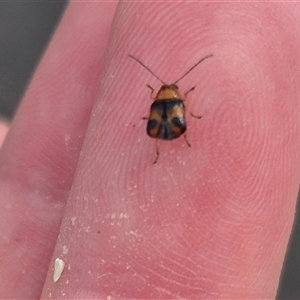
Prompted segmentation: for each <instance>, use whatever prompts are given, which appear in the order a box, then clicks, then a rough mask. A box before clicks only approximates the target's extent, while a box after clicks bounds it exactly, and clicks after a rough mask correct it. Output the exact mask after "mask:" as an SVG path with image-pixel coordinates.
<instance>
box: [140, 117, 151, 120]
mask: <svg viewBox="0 0 300 300" xmlns="http://www.w3.org/2000/svg"><path fill="white" fill-rule="evenodd" d="M141 119H142V120H149V118H148V117H142V118H141Z"/></svg>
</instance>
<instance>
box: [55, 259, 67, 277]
mask: <svg viewBox="0 0 300 300" xmlns="http://www.w3.org/2000/svg"><path fill="white" fill-rule="evenodd" d="M64 268H65V262H64V261H63V260H62V259H60V258H56V259H55V262H54V273H53V282H57V281H58V279H59V278H60V276H61V274H62V272H63V270H64Z"/></svg>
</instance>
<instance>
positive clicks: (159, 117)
mask: <svg viewBox="0 0 300 300" xmlns="http://www.w3.org/2000/svg"><path fill="white" fill-rule="evenodd" d="M211 56H213V54H210V55H207V56H205V57H204V58H202V59H201V60H200V61H198V62H197V63H196V64H195V65H194V66H193V67H192V68H190V69H189V70H188V71H187V72H186V73H185V74H184V75H183V76H181V77H180V78H179V79H178V80H176V81H175V82H174V83H172V84H166V83H165V82H164V81H162V80H161V79H160V78H159V77H158V76H157V75H156V74H154V73H153V72H152V71H151V70H150V69H149V68H148V67H147V66H146V65H145V64H143V63H142V62H141V61H140V60H138V59H137V58H136V57H134V56H132V55H129V57H131V58H133V59H134V60H136V61H137V62H138V63H140V64H141V65H142V66H143V67H144V68H146V69H147V70H148V71H149V72H150V73H151V74H152V75H154V76H155V77H156V78H157V79H158V80H159V81H160V82H161V83H162V84H163V85H162V87H161V88H160V90H159V91H158V93H157V94H156V96H155V98H154V101H153V103H152V105H151V107H150V114H149V117H145V118H143V119H146V120H148V124H147V134H148V135H149V136H150V137H152V138H155V139H162V140H173V139H176V138H178V137H180V136H181V135H183V134H184V138H185V141H186V143H187V144H188V146H189V147H191V145H190V143H189V142H188V140H187V138H186V134H185V132H186V129H187V126H186V119H185V110H186V109H185V105H184V98H183V97H182V95H181V94H180V92H179V90H178V86H177V82H178V81H180V80H181V79H182V78H183V77H185V76H186V75H187V74H188V73H189V72H191V71H192V70H193V69H194V68H195V67H196V66H197V65H199V64H200V63H201V62H202V61H204V60H205V59H206V58H209V57H211ZM147 87H148V88H150V89H151V96H152V93H153V92H154V89H153V88H152V87H151V86H150V85H147ZM194 89H195V87H192V88H191V89H189V90H188V91H187V92H186V93H184V95H185V96H186V95H187V94H188V93H189V92H191V91H192V90H194ZM191 115H192V116H193V117H195V118H198V119H200V118H201V117H196V116H194V115H193V114H191ZM156 154H157V155H156V159H155V161H154V164H155V163H156V162H157V160H158V156H159V151H158V148H157V145H156Z"/></svg>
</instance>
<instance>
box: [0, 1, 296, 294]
mask: <svg viewBox="0 0 300 300" xmlns="http://www.w3.org/2000/svg"><path fill="white" fill-rule="evenodd" d="M177 12H180V13H177ZM299 14H300V5H298V4H295V3H259V4H257V3H256V4H255V3H254V4H251V3H233V2H230V3H209V4H207V3H206V4H205V3H189V4H188V5H186V4H182V3H181V4H179V3H153V2H145V3H138V2H134V3H133V2H132V3H120V4H119V5H118V6H117V5H116V3H91V2H89V3H84V2H82V3H79V2H74V3H72V2H71V3H70V4H69V7H68V9H67V11H66V13H65V16H64V18H63V19H62V21H61V23H60V25H59V27H58V29H57V31H56V33H55V35H54V37H53V39H52V41H51V43H50V45H49V48H48V49H47V51H46V53H45V55H44V57H43V59H42V61H41V63H40V65H39V67H38V69H37V71H36V73H35V75H34V77H33V79H32V82H31V84H30V86H29V88H28V91H27V93H26V94H25V96H24V99H23V102H22V104H21V106H20V108H19V110H18V112H17V114H16V117H15V118H14V121H13V124H12V127H11V129H10V132H9V134H8V136H7V138H6V140H5V143H4V145H3V147H2V151H1V156H0V185H1V186H0V190H1V195H0V197H1V199H0V203H1V204H0V205H1V209H0V213H1V223H0V236H1V237H2V239H1V242H0V243H1V244H0V257H1V264H0V278H1V289H0V298H14V299H17V298H30V299H38V298H39V297H40V296H41V295H42V296H41V298H43V299H62V298H63V299H69V298H76V299H141V298H144V299H174V298H175V299H176V298H178V299H182V298H184V299H193V298H194V299H195V298H197V299H272V298H274V297H275V295H276V290H277V286H278V280H279V276H280V271H281V268H282V263H283V259H284V256H285V252H286V248H287V243H288V239H289V236H290V233H291V228H292V224H293V218H294V212H295V203H296V199H297V192H298V186H299V177H300V176H299V175H300V174H299V170H300V168H299V167H300V166H299V161H300V160H299V147H300V124H299V122H300V121H299V120H300V115H299V114H300V113H299V112H300V109H299V101H298V99H299V96H300V87H299V84H297V82H298V78H300V71H299V70H300V62H299V59H297V58H298V57H300V53H299V52H300V38H299V35H298V32H300V28H299V27H300V26H299V20H300V18H299ZM113 16H114V20H113V21H112V18H113ZM111 22H113V23H112V25H113V26H112V27H111ZM111 28H112V29H111ZM110 29H111V31H110ZM109 34H110V39H109V42H108V36H109ZM175 36H176V38H174V37H175ZM105 51H106V54H105ZM212 52H213V54H214V57H212V58H209V59H207V60H206V61H205V62H203V63H202V64H200V65H199V66H198V67H197V68H196V69H195V70H193V72H192V73H190V74H189V75H188V76H187V77H186V78H185V79H183V80H182V81H180V82H179V83H178V85H179V89H180V91H182V93H184V92H185V91H187V90H189V88H191V86H194V85H196V89H195V91H193V92H191V93H189V94H188V96H187V99H186V106H187V110H190V111H192V112H193V113H194V114H196V115H202V116H203V118H202V119H201V120H197V119H194V118H191V117H188V116H187V122H188V139H189V141H190V143H191V145H192V148H189V147H187V145H186V144H185V141H184V139H183V138H179V139H177V140H174V141H171V142H168V141H161V142H159V150H160V157H159V161H158V163H157V164H156V165H155V166H153V165H152V162H153V160H154V158H155V140H152V139H150V138H149V137H147V135H146V134H145V126H146V124H145V123H144V122H145V121H142V120H141V117H143V116H145V115H147V113H148V109H149V107H150V104H151V100H149V99H148V98H149V94H150V91H149V90H148V89H147V88H146V87H145V84H150V85H151V86H153V88H155V90H158V89H159V88H160V82H158V81H157V80H156V79H155V78H153V76H151V74H149V73H148V72H147V71H146V70H145V69H143V68H142V67H141V66H140V65H138V64H137V63H136V62H134V61H133V60H131V59H130V58H128V54H133V55H136V56H138V57H139V58H140V59H143V61H144V62H145V63H146V64H147V65H148V66H149V67H150V68H151V69H152V70H153V71H154V72H156V73H158V76H160V77H161V78H163V79H164V80H165V81H166V82H168V83H169V82H170V83H172V80H175V79H177V78H179V77H180V76H181V75H182V74H183V73H184V72H185V71H186V70H187V69H188V68H189V67H191V66H192V65H193V64H194V63H195V62H196V61H197V60H199V59H200V58H201V57H202V56H205V55H208V54H210V53H212ZM104 54H105V57H104ZM55 258H60V259H62V260H63V261H64V262H65V263H66V267H65V270H64V271H63V274H62V276H61V278H60V279H59V281H58V282H57V283H55V284H54V283H53V280H52V277H53V265H54V260H55Z"/></svg>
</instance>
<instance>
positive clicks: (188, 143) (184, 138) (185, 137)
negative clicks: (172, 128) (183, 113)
mask: <svg viewBox="0 0 300 300" xmlns="http://www.w3.org/2000/svg"><path fill="white" fill-rule="evenodd" d="M184 139H185V141H186V143H187V145H188V146H189V147H191V144H190V143H189V141H188V140H187V137H186V133H185V134H184Z"/></svg>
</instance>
